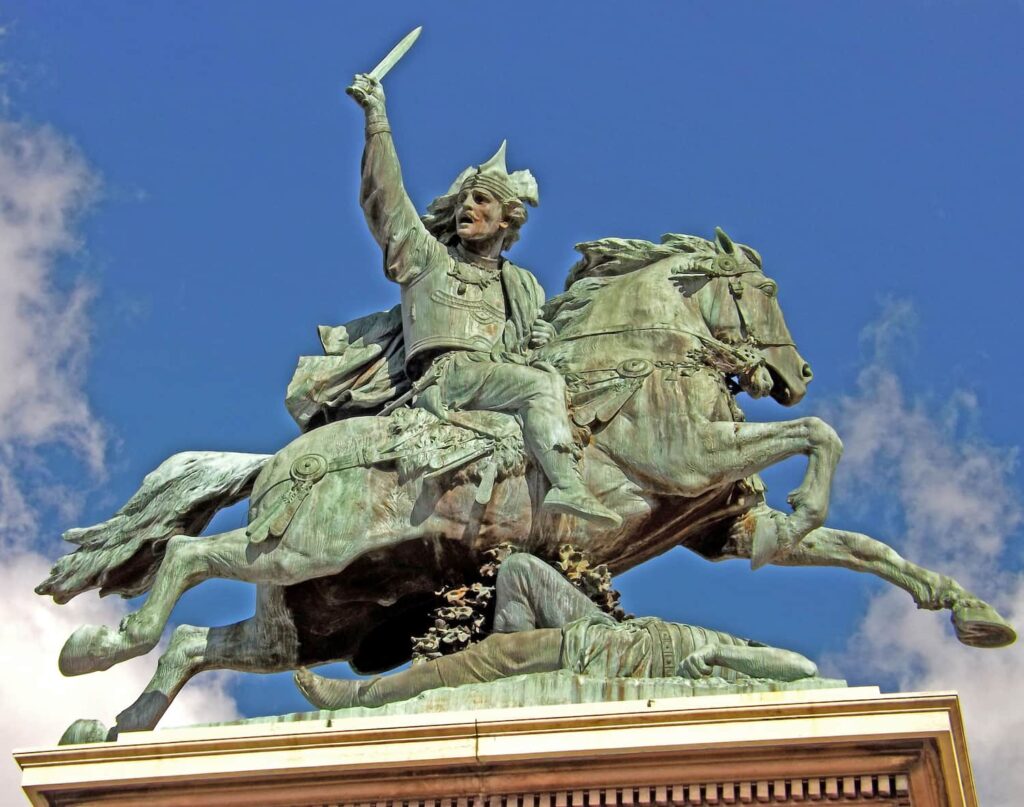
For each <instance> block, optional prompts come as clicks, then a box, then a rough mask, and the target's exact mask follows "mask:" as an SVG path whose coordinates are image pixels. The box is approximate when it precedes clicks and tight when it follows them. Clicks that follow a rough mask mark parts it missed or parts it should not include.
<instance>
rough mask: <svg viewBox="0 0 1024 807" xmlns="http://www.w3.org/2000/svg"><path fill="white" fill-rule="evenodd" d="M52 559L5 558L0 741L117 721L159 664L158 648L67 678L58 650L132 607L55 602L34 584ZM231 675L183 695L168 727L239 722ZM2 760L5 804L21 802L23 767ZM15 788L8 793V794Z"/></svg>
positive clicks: (205, 680)
mask: <svg viewBox="0 0 1024 807" xmlns="http://www.w3.org/2000/svg"><path fill="white" fill-rule="evenodd" d="M48 569H49V562H48V561H47V560H46V559H45V558H43V557H42V556H41V555H39V554H37V553H34V552H18V553H13V554H11V553H9V554H8V555H7V556H6V557H5V558H4V562H3V564H0V591H3V592H5V594H4V598H3V600H2V602H0V647H3V648H4V657H5V659H6V660H7V661H6V663H5V667H4V674H3V683H2V684H0V712H2V713H3V715H4V721H3V725H2V727H0V744H2V747H5V748H7V749H13V748H26V747H31V746H39V745H53V744H55V743H56V742H57V740H58V739H59V738H60V736H61V734H63V732H64V729H66V728H67V727H68V725H69V724H70V723H71V722H72V721H73V720H75V719H77V718H96V719H98V720H100V721H102V722H103V723H105V724H107V725H110V723H112V722H113V721H112V719H111V718H112V716H113V715H116V714H117V713H118V712H120V711H121V710H122V709H124V708H125V707H126V706H128V705H129V704H130V703H131V700H132V699H133V698H134V697H135V696H136V695H138V694H139V693H141V692H142V690H143V688H144V687H145V686H146V683H147V682H148V681H149V679H150V677H151V676H152V675H153V672H154V670H155V668H156V653H151V654H149V655H148V656H146V657H144V658H140V659H135V660H133V661H130V662H127V663H125V664H121V665H118V666H117V667H114V668H113V669H111V670H108V671H107V672H104V673H99V674H97V675H87V676H82V677H79V678H64V677H63V676H62V675H61V674H60V672H59V671H58V670H57V663H56V659H57V654H58V653H59V652H60V648H61V645H62V644H63V643H64V640H65V639H66V638H67V637H68V635H69V634H70V633H71V632H72V631H73V630H74V629H75V628H77V627H78V626H79V625H83V624H86V623H89V624H107V625H110V624H113V625H116V624H117V623H118V621H119V620H120V619H121V617H122V616H123V615H124V608H123V607H122V606H121V604H120V603H119V602H115V601H113V600H100V599H99V598H98V597H88V596H86V597H80V598H78V599H76V600H74V601H73V602H71V603H69V604H68V605H64V606H59V607H58V606H55V605H53V604H52V603H50V602H46V601H44V600H43V598H42V597H39V596H38V595H37V594H36V593H35V592H34V591H33V590H32V583H33V582H35V581H39V580H42V579H43V578H44V577H45V576H46V572H47V570H48ZM229 682H230V676H229V675H227V674H214V675H204V676H203V677H201V678H199V679H197V680H196V681H194V682H193V683H192V684H191V685H189V686H188V687H186V688H185V689H184V690H183V691H182V692H181V694H180V695H179V696H178V697H177V698H176V699H175V701H174V703H173V704H172V705H171V708H170V709H169V710H168V712H167V714H166V715H165V717H164V719H163V720H162V721H161V726H164V727H167V726H185V725H189V724H193V723H208V722H217V721H222V720H234V719H235V718H237V717H238V716H239V714H238V710H237V708H236V706H235V702H234V699H233V698H232V697H231V695H230V693H229V691H228V684H229ZM6 756H7V760H6V761H5V762H4V763H3V764H2V765H0V802H3V803H5V804H6V803H8V802H9V801H10V802H13V800H14V795H13V794H15V793H17V792H18V789H19V787H20V772H19V771H18V769H17V766H16V765H15V764H14V761H13V759H11V758H10V755H9V754H7V755H6ZM5 793H6V794H7V796H4V795H3V794H5Z"/></svg>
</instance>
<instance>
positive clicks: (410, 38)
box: [345, 25, 423, 101]
mask: <svg viewBox="0 0 1024 807" xmlns="http://www.w3.org/2000/svg"><path fill="white" fill-rule="evenodd" d="M422 30H423V26H422V25H420V26H418V27H417V28H414V29H413V30H412V31H410V32H409V33H408V34H406V35H405V36H404V37H403V38H402V41H401V42H399V43H398V44H397V45H395V46H394V47H393V48H392V49H391V51H390V52H389V53H388V55H387V56H385V57H384V58H383V59H381V60H380V62H379V63H378V64H377V66H376V67H375V68H373V70H371V71H370V72H369V73H367V74H366V75H368V76H369V77H370V78H372V79H375V80H376V81H380V80H381V79H382V78H384V76H386V75H387V74H388V73H389V72H390V70H391V68H392V67H394V66H395V65H396V64H398V60H399V59H401V58H402V57H403V56H405V54H406V53H407V52H408V50H409V48H411V47H412V46H413V44H414V43H415V42H416V40H417V39H419V38H420V32H421V31H422ZM345 92H347V93H348V94H349V95H351V96H352V97H353V98H355V99H356V100H357V101H361V100H362V99H361V98H359V97H357V93H358V95H362V93H361V92H360V91H359V90H357V89H356V88H355V87H349V88H348V89H346V90H345Z"/></svg>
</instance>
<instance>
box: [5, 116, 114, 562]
mask: <svg viewBox="0 0 1024 807" xmlns="http://www.w3.org/2000/svg"><path fill="white" fill-rule="evenodd" d="M96 187H97V182H96V179H95V177H94V175H93V174H92V172H91V171H90V170H89V167H88V165H87V164H86V162H85V160H84V159H83V158H82V156H81V155H80V154H79V152H78V151H77V150H76V149H75V148H74V147H73V146H72V145H71V144H70V143H68V142H67V141H66V140H64V139H63V138H61V137H60V136H59V135H58V134H57V133H56V132H54V131H53V130H52V129H49V128H47V127H30V126H27V125H24V124H19V123H13V122H10V121H5V120H0V378H2V379H3V383H2V384H0V464H2V470H0V512H2V513H3V514H4V515H3V517H2V520H0V525H2V527H3V535H2V536H0V537H2V539H3V541H4V542H5V543H7V544H9V543H10V542H12V541H15V542H19V541H20V542H24V541H25V540H26V539H29V538H31V535H32V532H33V527H34V526H35V521H34V518H33V516H32V512H31V504H30V501H31V498H32V492H31V485H30V484H29V483H28V482H27V481H26V477H30V478H31V477H37V476H38V474H39V470H40V463H39V461H38V454H37V450H38V449H39V448H40V447H43V446H51V447H52V446H61V447H63V448H65V449H68V450H70V451H71V452H72V453H73V454H74V456H76V457H77V458H78V459H79V460H80V461H81V462H83V463H84V464H85V466H86V467H87V468H88V470H89V471H90V472H91V473H93V474H94V475H98V474H101V473H102V471H103V465H104V453H105V448H106V439H105V436H104V431H103V427H102V425H101V424H100V423H99V421H98V420H97V419H96V418H95V417H94V416H93V413H92V411H91V409H90V407H89V403H88V400H87V398H86V396H85V394H84V392H83V385H84V381H85V362H86V359H87V357H88V352H89V343H90V335H91V323H90V321H89V316H88V303H89V300H90V298H91V291H90V289H89V288H88V286H87V285H86V284H84V283H82V282H72V283H70V284H64V285H63V287H62V284H61V283H60V282H59V281H60V278H58V276H57V272H56V268H57V265H58V262H59V261H60V259H61V258H63V257H65V256H67V255H69V254H72V253H74V252H76V251H77V250H78V249H79V244H78V241H77V239H76V237H75V230H74V225H75V222H76V219H77V217H78V216H79V215H80V213H81V212H82V211H83V210H84V208H85V207H86V206H87V204H88V202H89V201H90V199H91V198H92V197H93V195H94V193H95V190H96ZM42 470H43V471H44V473H45V472H46V470H48V469H45V468H43V469H42ZM19 478H20V481H19Z"/></svg>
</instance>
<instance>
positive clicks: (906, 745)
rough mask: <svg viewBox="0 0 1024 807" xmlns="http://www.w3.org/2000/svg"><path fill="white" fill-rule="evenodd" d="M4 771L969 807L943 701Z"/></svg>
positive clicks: (216, 735) (70, 785)
mask: <svg viewBox="0 0 1024 807" xmlns="http://www.w3.org/2000/svg"><path fill="white" fill-rule="evenodd" d="M16 758H17V761H18V764H19V765H21V767H22V769H23V787H24V790H25V792H26V794H28V796H29V798H30V799H31V801H32V803H33V804H37V805H129V804H130V805H140V804H141V805H147V807H161V806H162V805H168V806H169V805H175V807H180V805H290V806H292V807H313V805H317V806H318V807H320V806H321V805H352V806H353V807H619V805H623V806H624V807H625V806H627V805H629V806H630V807H633V806H635V807H642V806H643V805H650V806H651V807H655V806H657V807H667V805H680V806H681V805H693V806H694V807H698V806H700V807H702V806H703V805H733V804H736V805H741V804H775V805H788V804H819V803H820V804H827V803H841V804H846V805H868V804H870V805H887V806H892V807H895V805H912V807H926V806H927V807H931V806H932V805H934V806H935V807H939V805H948V807H959V806H960V805H966V807H976V805H977V799H976V797H975V794H974V783H973V780H972V777H971V768H970V762H969V759H968V755H967V746H966V742H965V739H964V732H963V724H962V721H961V716H960V707H959V702H958V700H957V697H956V695H955V694H953V693H916V694H897V695H880V694H879V693H878V690H877V689H876V688H873V687H866V688H854V689H823V690H817V691H805V692H763V693H753V694H743V695H717V696H711V697H692V698H667V699H651V700H643V701H627V702H618V703H591V704H574V705H565V706H543V707H524V708H505V709H492V710H487V711H476V712H456V713H447V714H429V713H425V714H419V715H404V716H401V715H400V716H384V717H360V718H346V719H337V718H330V719H320V720H317V719H312V720H310V719H307V720H301V721H300V720H296V721H287V722H277V723H274V722H249V723H241V724H238V725H228V726H216V727H206V728H192V729H168V730H159V731H154V732H140V733H136V734H128V735H125V736H124V737H122V738H121V739H120V740H119V741H117V742H113V743H94V744H89V745H79V746H67V747H58V748H47V749H40V750H31V751H22V752H18V753H16Z"/></svg>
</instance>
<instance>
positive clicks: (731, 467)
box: [688, 417, 843, 548]
mask: <svg viewBox="0 0 1024 807" xmlns="http://www.w3.org/2000/svg"><path fill="white" fill-rule="evenodd" d="M697 437H698V439H699V440H700V442H701V446H702V448H703V449H704V451H703V453H702V455H701V456H700V458H699V459H698V460H696V461H695V462H694V466H693V467H691V468H689V469H688V471H689V474H688V475H695V477H696V481H697V484H696V485H695V488H696V489H701V488H703V489H706V487H707V486H709V485H718V484H722V483H727V482H737V481H739V480H741V479H744V478H746V477H748V476H751V475H752V474H755V473H758V472H760V471H763V470H764V469H765V468H768V467H770V466H772V465H775V464H776V463H779V462H782V461H783V460H786V459H789V458H790V457H794V456H797V455H799V454H805V455H807V472H806V473H805V474H804V479H803V482H802V483H801V484H800V487H798V488H797V489H796V490H794V491H793V492H792V493H790V494H789V503H790V504H791V505H792V506H793V513H792V514H791V515H784V514H782V513H778V512H776V513H775V516H774V517H775V518H776V519H777V520H778V523H777V524H774V525H772V528H781V532H782V533H783V535H782V536H780V541H779V543H780V546H782V547H783V548H784V547H786V546H788V545H790V544H793V543H796V542H798V541H799V540H800V539H801V538H803V536H805V535H807V534H808V533H809V532H810V531H811V530H813V529H814V528H816V527H820V526H821V525H822V524H824V523H825V517H826V516H827V515H828V507H829V497H830V495H831V491H832V475H833V474H834V473H835V469H836V464H837V463H838V462H839V458H840V456H842V453H843V444H842V442H841V441H840V440H839V436H838V435H837V434H836V433H835V430H834V429H833V428H832V427H831V426H829V425H828V424H827V423H825V421H823V420H821V419H820V418H815V417H807V418H798V419H797V420H785V421H779V422H777V423H729V422H716V421H711V422H707V423H704V424H702V425H701V426H700V427H699V429H698V434H697Z"/></svg>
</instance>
